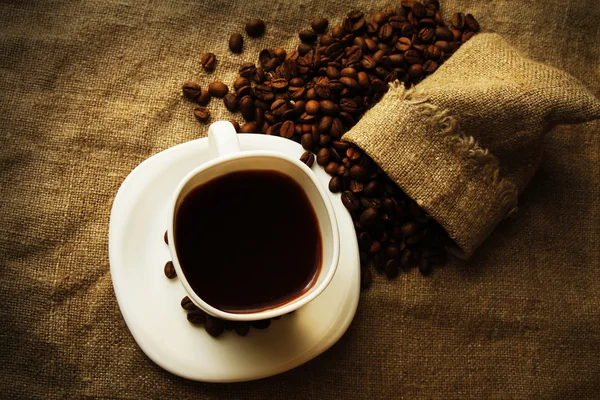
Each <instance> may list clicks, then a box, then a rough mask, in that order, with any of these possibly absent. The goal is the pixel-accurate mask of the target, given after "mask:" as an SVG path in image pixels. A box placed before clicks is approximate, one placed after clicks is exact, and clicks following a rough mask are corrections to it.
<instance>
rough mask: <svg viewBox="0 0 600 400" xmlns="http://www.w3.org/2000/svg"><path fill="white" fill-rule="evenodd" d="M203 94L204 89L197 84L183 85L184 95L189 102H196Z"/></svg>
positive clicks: (188, 83) (187, 83)
mask: <svg viewBox="0 0 600 400" xmlns="http://www.w3.org/2000/svg"><path fill="white" fill-rule="evenodd" d="M201 93H202V89H201V88H200V85H198V84H197V83H196V82H186V83H184V84H183V95H184V96H185V97H186V98H187V99H188V100H192V101H196V100H197V99H198V97H200V94H201Z"/></svg>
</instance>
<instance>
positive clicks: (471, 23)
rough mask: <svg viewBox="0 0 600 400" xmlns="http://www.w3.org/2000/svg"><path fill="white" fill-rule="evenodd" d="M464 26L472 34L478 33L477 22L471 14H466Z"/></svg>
mask: <svg viewBox="0 0 600 400" xmlns="http://www.w3.org/2000/svg"><path fill="white" fill-rule="evenodd" d="M465 24H466V25H467V27H468V28H469V29H470V30H472V31H473V32H479V22H477V20H476V19H475V17H474V16H473V15H472V14H467V15H466V17H465Z"/></svg>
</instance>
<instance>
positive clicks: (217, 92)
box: [208, 82, 229, 97]
mask: <svg viewBox="0 0 600 400" xmlns="http://www.w3.org/2000/svg"><path fill="white" fill-rule="evenodd" d="M208 92H209V93H210V95H211V96H215V97H224V96H225V95H226V94H227V93H229V88H228V87H227V85H226V84H224V83H223V82H212V83H211V84H210V85H208Z"/></svg>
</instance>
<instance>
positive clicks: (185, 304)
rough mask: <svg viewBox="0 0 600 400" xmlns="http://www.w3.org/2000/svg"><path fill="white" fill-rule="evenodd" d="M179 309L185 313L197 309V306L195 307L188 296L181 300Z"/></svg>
mask: <svg viewBox="0 0 600 400" xmlns="http://www.w3.org/2000/svg"><path fill="white" fill-rule="evenodd" d="M181 308H183V309H184V310H187V311H192V310H198V309H199V308H198V306H197V305H195V304H194V303H193V302H192V300H191V299H190V298H189V297H188V296H185V297H184V298H183V299H181Z"/></svg>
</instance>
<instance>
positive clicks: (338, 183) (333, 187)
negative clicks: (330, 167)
mask: <svg viewBox="0 0 600 400" xmlns="http://www.w3.org/2000/svg"><path fill="white" fill-rule="evenodd" d="M342 187H343V185H342V180H341V179H340V177H339V176H334V177H333V178H331V179H330V180H329V191H330V192H331V193H337V192H339V191H341V190H342Z"/></svg>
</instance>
